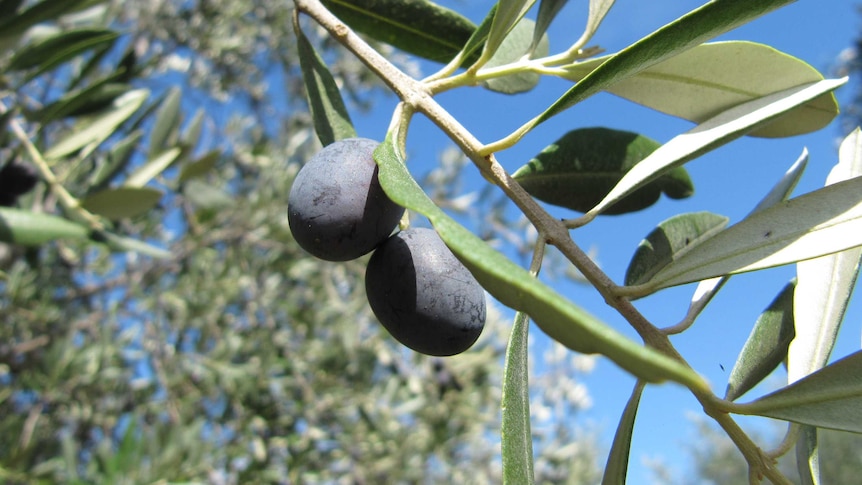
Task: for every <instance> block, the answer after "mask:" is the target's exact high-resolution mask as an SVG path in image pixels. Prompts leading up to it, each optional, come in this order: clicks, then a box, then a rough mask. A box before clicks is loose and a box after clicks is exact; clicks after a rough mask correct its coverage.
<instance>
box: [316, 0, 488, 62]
mask: <svg viewBox="0 0 862 485" xmlns="http://www.w3.org/2000/svg"><path fill="white" fill-rule="evenodd" d="M322 3H323V5H324V6H326V8H328V9H329V10H330V11H331V12H332V13H334V14H335V15H336V16H338V17H339V18H340V19H341V20H342V21H344V23H346V24H347V25H349V26H350V27H352V28H353V29H354V30H356V31H358V32H362V33H363V34H365V35H367V36H369V37H372V38H374V39H377V40H379V41H382V42H386V43H387V44H390V45H392V46H395V47H397V48H399V49H401V50H403V51H405V52H409V53H410V54H414V55H417V56H420V57H424V58H426V59H430V60H432V61H437V62H442V63H446V62H449V61H450V60H451V59H452V58H454V57H455V56H456V55H457V54H458V52H459V51H460V50H461V48H462V47H463V46H464V44H466V43H467V40H468V39H469V38H470V36H471V35H472V34H473V31H474V30H475V29H476V26H475V25H474V24H473V23H472V22H470V21H469V20H467V19H466V18H465V17H463V16H462V15H461V14H459V13H457V12H455V11H452V10H449V9H447V8H443V7H441V6H439V5H437V4H435V3H432V2H429V1H427V0H323V1H322Z"/></svg>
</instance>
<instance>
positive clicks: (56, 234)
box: [0, 207, 89, 246]
mask: <svg viewBox="0 0 862 485" xmlns="http://www.w3.org/2000/svg"><path fill="white" fill-rule="evenodd" d="M88 234H89V230H88V229H87V228H86V227H84V226H82V225H80V224H77V223H75V222H72V221H69V220H68V219H64V218H62V217H58V216H53V215H50V214H44V213H41V212H30V211H25V210H21V209H13V208H9V207H0V241H3V242H6V243H13V244H20V245H22V246H38V245H40V244H44V243H46V242H49V241H53V240H55V239H86V238H87V236H88Z"/></svg>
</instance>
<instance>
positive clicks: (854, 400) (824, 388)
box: [733, 351, 862, 433]
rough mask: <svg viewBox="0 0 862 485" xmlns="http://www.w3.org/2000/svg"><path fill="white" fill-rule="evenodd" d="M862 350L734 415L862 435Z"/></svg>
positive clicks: (737, 409) (742, 407) (736, 410)
mask: <svg viewBox="0 0 862 485" xmlns="http://www.w3.org/2000/svg"><path fill="white" fill-rule="evenodd" d="M860 375H862V351H857V352H854V353H853V354H850V355H849V356H847V357H845V358H843V359H841V360H838V361H836V362H833V363H832V364H829V365H828V366H826V367H824V368H822V369H820V370H819V371H817V372H815V373H813V374H811V375H809V376H807V377H804V378H802V379H800V380H798V381H796V382H794V383H793V384H791V385H789V386H787V387H784V388H782V389H779V390H777V391H775V392H773V393H771V394H768V395H766V396H763V397H761V398H760V399H757V400H756V401H752V402H750V403H747V404H739V405H735V406H734V407H733V413H735V414H747V415H756V416H766V417H770V418H776V419H783V420H785V421H793V422H795V423H800V424H808V425H811V426H817V427H819V428H829V429H837V430H843V431H852V432H854V433H862V379H859V376H860Z"/></svg>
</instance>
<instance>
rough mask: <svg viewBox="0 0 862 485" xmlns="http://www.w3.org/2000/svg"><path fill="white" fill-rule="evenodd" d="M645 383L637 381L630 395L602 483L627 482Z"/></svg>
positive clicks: (605, 484) (610, 484)
mask: <svg viewBox="0 0 862 485" xmlns="http://www.w3.org/2000/svg"><path fill="white" fill-rule="evenodd" d="M644 387H645V383H644V382H643V381H640V380H639V381H637V382H636V383H635V388H634V390H633V391H632V395H631V397H629V400H628V402H627V403H626V407H625V409H624V410H623V415H622V417H621V418H620V424H619V425H618V426H617V432H616V433H615V434H614V444H613V445H612V446H611V452H610V453H609V454H608V462H607V464H606V465H605V474H604V475H603V476H602V485H617V484H620V483H626V475H627V474H628V469H629V454H630V453H631V446H632V433H633V432H634V428H635V418H637V415H638V406H639V405H640V402H641V394H643V390H644Z"/></svg>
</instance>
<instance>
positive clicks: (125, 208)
mask: <svg viewBox="0 0 862 485" xmlns="http://www.w3.org/2000/svg"><path fill="white" fill-rule="evenodd" d="M162 195H163V194H162V191H160V190H156V189H151V188H149V187H141V188H138V187H118V188H116V189H105V190H102V191H100V192H96V193H94V194H91V195H88V196H87V197H85V198H84V200H82V201H81V206H82V207H83V208H84V209H87V210H88V211H90V212H92V213H93V214H97V215H100V216H102V217H105V218H107V219H112V220H115V219H124V218H126V217H133V216H136V215H138V214H143V213H144V212H147V211H148V210H150V209H152V208H153V207H155V206H156V204H158V203H159V201H160V200H161V198H162Z"/></svg>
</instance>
